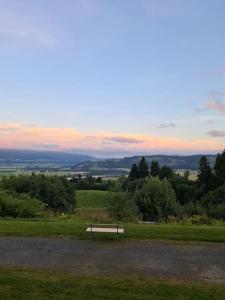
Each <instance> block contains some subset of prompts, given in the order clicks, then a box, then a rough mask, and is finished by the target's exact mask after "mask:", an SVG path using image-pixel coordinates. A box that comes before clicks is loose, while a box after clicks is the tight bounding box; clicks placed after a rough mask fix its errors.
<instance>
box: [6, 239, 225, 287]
mask: <svg viewBox="0 0 225 300" xmlns="http://www.w3.org/2000/svg"><path fill="white" fill-rule="evenodd" d="M0 266H17V267H31V268H48V269H53V270H54V269H57V270H62V271H68V272H72V273H74V274H76V275H89V276H92V275H99V276H101V275H104V276H110V275H116V276H128V275H129V276H130V275H133V276H141V277H146V278H163V279H176V280H184V281H189V280H191V281H196V280H197V281H207V282H218V283H225V244H216V243H189V244H182V243H172V242H159V241H146V242H145V241H139V242H123V241H119V242H115V241H114V242H107V243H106V242H97V241H80V240H68V239H48V238H21V237H0Z"/></svg>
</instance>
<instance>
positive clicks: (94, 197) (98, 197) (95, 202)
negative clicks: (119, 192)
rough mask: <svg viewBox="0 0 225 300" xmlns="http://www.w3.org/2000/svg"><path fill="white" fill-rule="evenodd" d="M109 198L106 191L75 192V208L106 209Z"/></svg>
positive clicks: (108, 193)
mask: <svg viewBox="0 0 225 300" xmlns="http://www.w3.org/2000/svg"><path fill="white" fill-rule="evenodd" d="M109 196H110V192H108V191H94V190H89V191H86V190H85V191H76V199H77V208H87V209H93V208H96V209H98V208H99V209H104V208H106V207H107V203H108V200H109Z"/></svg>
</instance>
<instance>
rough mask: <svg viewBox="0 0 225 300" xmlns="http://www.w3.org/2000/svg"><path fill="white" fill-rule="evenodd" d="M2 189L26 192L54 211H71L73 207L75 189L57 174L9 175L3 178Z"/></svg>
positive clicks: (19, 192)
mask: <svg viewBox="0 0 225 300" xmlns="http://www.w3.org/2000/svg"><path fill="white" fill-rule="evenodd" d="M2 186H3V188H4V189H7V190H11V191H15V192H16V193H18V194H24V193H26V194H28V195H29V196H30V197H31V198H36V199H38V200H40V201H41V202H43V203H44V204H46V206H47V207H48V208H49V209H50V210H52V211H53V212H54V213H56V212H71V211H72V210H73V209H74V208H75V204H76V202H75V189H74V187H73V185H72V184H71V183H70V182H69V181H67V180H66V179H65V178H63V177H59V176H44V175H35V174H32V175H31V176H25V175H20V176H10V177H9V178H3V181H2Z"/></svg>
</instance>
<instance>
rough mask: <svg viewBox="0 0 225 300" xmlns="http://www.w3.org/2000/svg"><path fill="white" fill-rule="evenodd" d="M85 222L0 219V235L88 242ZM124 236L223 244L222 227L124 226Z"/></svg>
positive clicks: (100, 236) (105, 236) (108, 236)
mask: <svg viewBox="0 0 225 300" xmlns="http://www.w3.org/2000/svg"><path fill="white" fill-rule="evenodd" d="M86 226H87V223H83V222H79V221H72V220H68V221H61V220H49V221H41V220H39V221H34V220H26V221H24V220H5V219H1V220H0V235H1V236H8V235H11V236H39V237H69V238H78V239H88V238H90V235H89V234H87V233H86V232H85V229H86ZM124 228H125V234H124V235H122V236H121V240H148V239H159V240H177V241H207V242H225V226H215V225H189V226H188V225H170V224H160V225H143V224H142V225H141V224H124ZM95 238H96V239H101V240H102V239H116V235H112V234H97V235H96V237H95Z"/></svg>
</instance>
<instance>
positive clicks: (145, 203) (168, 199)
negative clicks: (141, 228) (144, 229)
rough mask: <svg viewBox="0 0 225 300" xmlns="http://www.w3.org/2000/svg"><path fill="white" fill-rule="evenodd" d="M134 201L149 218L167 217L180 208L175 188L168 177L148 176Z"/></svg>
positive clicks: (143, 214) (144, 216)
mask: <svg viewBox="0 0 225 300" xmlns="http://www.w3.org/2000/svg"><path fill="white" fill-rule="evenodd" d="M134 201H135V203H136V205H137V207H138V209H139V212H140V213H141V214H142V216H143V218H144V219H147V220H158V219H161V218H167V217H169V216H171V215H175V214H176V213H177V212H178V210H179V205H178V203H177V202H176V196H175V193H174V190H173V189H172V187H171V185H170V183H169V182H168V181H167V179H164V180H162V181H161V180H160V179H159V178H157V177H156V178H154V177H150V178H148V179H147V180H146V182H145V183H144V185H143V187H142V189H140V190H136V192H135V194H134Z"/></svg>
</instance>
